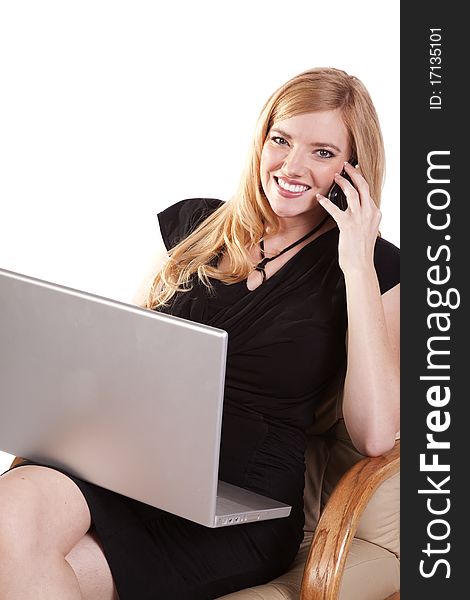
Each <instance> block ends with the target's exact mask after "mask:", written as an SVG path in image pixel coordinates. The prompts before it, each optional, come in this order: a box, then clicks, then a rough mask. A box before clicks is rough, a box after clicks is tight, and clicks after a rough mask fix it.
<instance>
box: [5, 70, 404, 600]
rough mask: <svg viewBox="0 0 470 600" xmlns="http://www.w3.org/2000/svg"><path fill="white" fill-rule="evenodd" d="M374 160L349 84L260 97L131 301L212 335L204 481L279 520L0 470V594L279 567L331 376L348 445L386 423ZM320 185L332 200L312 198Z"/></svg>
mask: <svg viewBox="0 0 470 600" xmlns="http://www.w3.org/2000/svg"><path fill="white" fill-rule="evenodd" d="M352 155H354V156H355V157H357V159H358V161H359V164H360V168H359V169H355V168H353V167H352V166H351V165H349V164H348V163H346V161H347V160H348V159H349V158H350V157H351V156H352ZM343 168H344V170H345V174H347V176H348V177H349V178H350V181H348V179H346V177H343V176H341V175H338V173H339V172H341V171H342V170H343ZM383 169H384V160H383V143H382V136H381V134H380V127H379V124H378V120H377V115H376V113H375V110H374V107H373V105H372V102H371V100H370V97H369V94H368V93H367V91H366V89H365V88H364V86H363V85H362V83H361V82H360V81H359V80H358V79H356V78H355V77H352V76H350V75H348V74H347V73H345V72H344V71H340V70H337V69H331V68H328V69H311V70H308V71H306V72H304V73H301V74H300V75H298V76H296V77H294V78H293V79H291V80H290V81H288V82H287V83H286V84H284V85H283V86H281V87H280V88H279V89H278V90H276V91H275V92H274V94H273V95H272V96H271V97H270V98H269V99H268V101H267V102H266V104H265V106H264V107H263V110H262V111H261V115H260V117H259V121H258V126H257V130H256V133H255V137H254V141H253V145H252V148H251V151H250V154H249V157H248V163H247V166H246V169H245V171H244V173H243V174H242V177H241V181H240V185H239V187H238V190H237V191H236V193H235V194H234V195H233V197H232V198H231V199H230V200H229V201H227V202H223V201H222V200H218V199H213V198H212V199H209V198H191V199H185V200H181V201H179V202H177V203H176V204H173V205H171V206H169V207H167V208H166V209H165V210H163V211H162V212H160V213H159V215H158V218H159V223H160V229H161V233H162V238H163V241H164V243H165V247H166V252H167V256H166V261H165V262H164V263H163V265H160V267H159V270H158V273H156V275H155V277H154V278H153V282H152V284H151V286H149V287H150V289H149V293H148V298H147V301H146V306H147V307H148V308H151V309H154V310H158V311H160V312H166V313H169V314H172V315H175V316H178V317H181V318H185V319H189V320H193V321H197V322H200V323H204V324H207V325H211V326H213V327H217V328H220V329H224V330H226V331H227V332H228V334H229V347H228V355H227V365H226V382H225V390H224V412H223V426H222V441H221V448H220V466H219V476H220V478H221V479H222V480H224V481H227V482H229V483H232V484H234V485H238V486H241V487H244V488H247V489H250V490H252V491H254V492H257V493H259V494H262V495H265V496H269V497H271V498H273V499H276V500H279V501H281V502H284V503H287V504H289V505H290V506H292V510H291V513H290V515H289V516H288V517H285V518H280V519H274V520H271V521H264V522H261V521H260V522H254V523H249V524H244V525H237V526H234V527H227V528H221V529H209V528H205V527H203V526H201V525H198V524H196V523H192V522H190V521H187V520H185V519H182V518H180V517H177V516H174V515H171V514H169V513H165V512H163V511H161V510H159V509H157V508H153V507H150V506H147V505H143V504H141V503H139V502H137V501H135V500H131V499H129V498H125V497H123V496H119V495H118V494H115V493H113V492H111V491H107V490H105V489H103V488H99V487H97V486H94V485H92V484H90V483H86V482H84V481H81V480H80V479H78V478H76V477H72V476H71V475H69V474H67V473H58V472H57V471H56V470H53V469H47V468H44V466H40V465H34V464H32V463H29V464H28V465H26V466H20V467H18V468H17V469H13V470H10V471H9V472H8V473H7V474H5V475H4V476H3V477H2V478H0V550H1V548H7V549H8V551H7V552H5V553H4V554H3V556H4V557H5V560H3V559H2V561H1V562H0V598H3V597H4V598H13V597H18V598H19V597H21V598H25V599H27V598H35V599H36V598H39V597H43V598H47V597H52V595H54V594H55V595H54V597H60V598H65V597H67V598H72V597H77V598H78V597H80V596H79V594H80V590H81V592H82V594H83V595H84V596H86V597H87V598H100V600H104V599H105V598H113V597H115V595H114V594H115V591H114V588H113V586H114V585H115V586H116V590H117V593H118V595H119V598H120V600H133V599H134V598H139V599H141V600H145V599H148V600H150V599H153V598H175V599H180V600H183V599H187V600H210V599H213V598H219V597H221V596H223V595H224V594H229V593H231V592H235V591H237V590H241V589H242V588H245V587H249V586H256V585H259V584H261V583H264V582H267V581H269V580H271V579H274V578H276V577H277V576H279V575H280V574H281V573H282V572H284V571H285V570H286V569H287V568H288V567H289V566H290V565H291V564H292V561H293V560H294V558H295V556H296V554H297V552H298V549H299V545H300V543H301V541H302V538H303V524H304V513H303V492H304V481H305V479H304V474H305V473H304V471H305V458H304V455H305V449H306V431H307V430H308V428H309V427H310V425H311V423H312V419H313V415H314V412H315V410H316V409H321V408H322V407H324V406H325V403H326V402H327V401H328V399H329V398H330V397H331V394H332V392H336V393H337V392H339V391H340V390H341V388H344V394H343V398H344V400H343V411H344V418H345V423H346V425H347V428H348V432H349V434H350V436H351V439H352V441H353V443H354V444H355V446H356V447H357V449H358V450H359V451H360V452H362V453H365V454H370V455H379V454H381V453H383V452H385V451H387V450H389V449H390V448H391V447H392V446H393V444H394V440H395V434H396V432H397V430H398V423H399V419H398V413H399V397H398V391H399V371H398V339H399V304H398V299H399V291H398V290H399V286H398V282H399V253H398V249H397V248H395V246H393V245H392V244H390V243H389V242H387V241H385V240H383V239H382V238H380V237H379V236H378V226H379V223H380V218H381V216H380V211H379V208H378V206H379V204H380V193H381V184H382V180H383ZM333 182H335V183H336V184H337V185H338V186H339V188H340V189H341V190H342V191H343V193H344V195H345V197H346V199H347V208H346V210H344V211H343V210H340V209H339V208H338V207H337V206H336V205H335V204H333V203H332V202H331V200H329V199H328V198H327V197H326V194H327V193H328V190H329V189H330V187H331V186H332V184H333ZM175 434H176V433H175ZM148 476H149V477H152V478H155V479H156V480H157V481H158V473H149V474H148ZM72 482H74V483H75V484H76V485H75V486H74V485H73V484H72ZM65 506H66V507H67V509H65V508H64V507H65ZM12 523H13V525H12ZM25 564H27V565H34V567H35V568H34V569H32V568H30V567H29V566H28V568H24V565H25ZM108 565H109V567H108ZM13 572H18V573H21V577H18V578H12V577H11V576H9V574H11V573H13ZM44 573H47V586H48V587H46V588H44ZM41 582H42V585H43V587H42V589H41V588H39V587H38V586H39V584H41ZM90 582H91V584H90ZM93 583H95V584H96V585H95V586H93V585H92V584H93ZM85 589H86V590H87V594H84V592H83V591H84V590H85ZM51 590H53V591H54V594H52V595H51V593H50V591H51ZM97 590H98V591H97ZM99 590H101V591H99ZM41 593H42V596H41ZM2 594H3V595H2ZM74 594H75V595H74Z"/></svg>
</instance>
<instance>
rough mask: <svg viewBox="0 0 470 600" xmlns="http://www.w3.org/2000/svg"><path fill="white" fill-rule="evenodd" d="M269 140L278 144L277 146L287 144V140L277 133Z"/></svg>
mask: <svg viewBox="0 0 470 600" xmlns="http://www.w3.org/2000/svg"><path fill="white" fill-rule="evenodd" d="M271 140H272V141H273V142H274V143H276V144H279V146H284V145H285V144H287V141H286V140H285V139H284V138H283V137H281V136H279V135H273V136H272V138H271Z"/></svg>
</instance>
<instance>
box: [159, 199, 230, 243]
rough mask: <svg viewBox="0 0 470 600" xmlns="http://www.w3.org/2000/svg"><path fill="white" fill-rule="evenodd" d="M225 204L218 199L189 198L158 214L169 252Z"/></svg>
mask: <svg viewBox="0 0 470 600" xmlns="http://www.w3.org/2000/svg"><path fill="white" fill-rule="evenodd" d="M222 204H224V202H223V200H218V199H216V198H187V199H185V200H180V201H179V202H176V203H175V204H172V205H171V206H169V207H168V208H165V210H162V211H161V212H159V213H158V215H157V217H158V222H159V225H160V231H161V234H162V238H163V242H164V243H165V247H166V249H167V250H170V249H171V248H173V247H174V246H176V244H178V243H179V242H181V240H184V238H185V237H187V236H188V235H189V234H190V233H192V232H193V231H194V230H195V229H196V228H197V227H198V225H200V224H201V223H202V222H203V221H204V219H206V218H207V217H208V216H209V215H210V214H211V213H212V212H214V211H215V210H216V209H217V208H219V207H220V206H222Z"/></svg>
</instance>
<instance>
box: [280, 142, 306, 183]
mask: <svg viewBox="0 0 470 600" xmlns="http://www.w3.org/2000/svg"><path fill="white" fill-rule="evenodd" d="M283 169H284V172H285V174H286V175H287V176H290V177H294V176H297V177H300V176H302V175H303V174H304V173H305V157H304V155H303V153H302V152H300V151H299V150H296V149H295V148H293V149H291V150H290V152H289V153H288V154H287V156H286V157H285V159H284V164H283Z"/></svg>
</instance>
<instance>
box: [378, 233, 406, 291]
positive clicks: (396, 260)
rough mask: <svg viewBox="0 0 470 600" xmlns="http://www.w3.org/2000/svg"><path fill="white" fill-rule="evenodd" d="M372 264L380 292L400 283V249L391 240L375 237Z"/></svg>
mask: <svg viewBox="0 0 470 600" xmlns="http://www.w3.org/2000/svg"><path fill="white" fill-rule="evenodd" d="M374 264H375V270H376V271H377V277H378V280H379V285H380V292H381V294H385V292H387V291H388V290H391V289H392V288H393V287H395V286H396V285H397V284H398V283H400V250H399V249H398V248H397V247H396V246H395V245H394V244H392V243H391V242H388V241H387V240H384V239H383V238H380V237H379V238H377V242H376V244H375V252H374Z"/></svg>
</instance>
